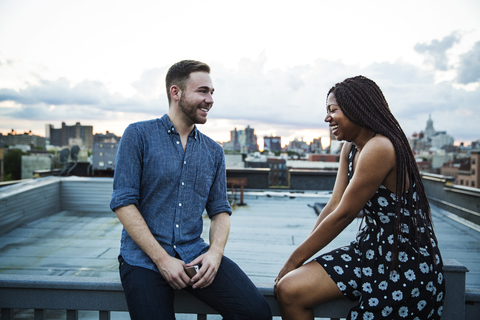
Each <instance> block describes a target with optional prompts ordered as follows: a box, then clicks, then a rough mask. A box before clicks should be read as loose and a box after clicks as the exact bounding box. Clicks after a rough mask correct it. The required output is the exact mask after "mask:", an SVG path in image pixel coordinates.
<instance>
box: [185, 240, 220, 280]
mask: <svg viewBox="0 0 480 320" xmlns="http://www.w3.org/2000/svg"><path fill="white" fill-rule="evenodd" d="M222 257H223V254H222V253H220V252H218V251H215V250H213V249H212V248H210V249H209V250H208V251H207V252H205V253H204V254H202V255H200V256H198V257H197V258H196V259H195V260H193V261H192V262H190V263H189V264H187V265H186V266H187V267H190V266H194V265H196V264H198V265H200V269H199V270H198V273H197V274H196V275H195V276H194V277H193V278H192V279H190V284H191V285H192V287H193V289H197V288H199V289H203V288H206V287H208V286H209V285H210V284H212V282H213V280H214V279H215V276H216V275H217V271H218V268H219V267H220V263H221V262H222Z"/></svg>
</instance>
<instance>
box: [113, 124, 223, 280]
mask: <svg viewBox="0 0 480 320" xmlns="http://www.w3.org/2000/svg"><path fill="white" fill-rule="evenodd" d="M130 204H134V205H135V206H136V207H137V209H138V210H139V211H140V213H141V214H142V216H143V218H144V219H145V222H146V223H147V225H148V227H149V228H150V231H151V232H152V234H153V236H154V237H155V238H156V239H157V241H158V242H159V243H160V244H161V246H162V247H163V248H164V249H165V251H167V253H168V254H169V255H170V256H175V254H176V253H178V255H179V256H180V258H181V259H182V260H183V261H185V262H186V263H188V262H190V261H192V260H193V259H195V258H196V257H197V256H198V255H200V254H201V253H203V252H204V251H206V249H207V248H208V245H207V244H206V243H205V241H204V240H203V239H202V238H201V234H202V231H203V218H202V215H203V212H204V210H206V211H207V214H208V216H209V217H210V218H212V217H213V216H214V215H216V214H218V213H222V212H227V213H228V214H231V213H232V209H231V207H230V205H229V203H228V199H227V185H226V176H225V156H224V153H223V149H222V147H221V146H220V145H219V144H218V143H216V142H215V141H213V140H212V139H210V138H209V137H207V136H206V135H204V134H202V133H201V132H200V131H198V129H197V127H196V126H195V128H194V129H193V130H192V132H191V133H190V135H189V136H188V143H187V148H186V150H185V151H184V150H183V147H182V143H181V140H180V135H179V134H178V133H177V132H176V130H175V128H174V126H173V124H172V123H171V122H170V120H169V118H168V116H167V115H164V116H163V117H162V118H161V119H155V120H149V121H142V122H137V123H133V124H131V125H129V126H128V127H127V129H126V130H125V132H124V134H123V136H122V139H121V141H120V145H119V148H118V153H117V158H116V161H115V176H114V180H113V194H112V199H111V202H110V208H111V209H112V210H115V209H116V208H120V207H123V206H127V205H130ZM120 254H121V255H122V257H123V259H125V261H126V262H127V263H128V264H131V265H134V266H140V267H145V268H148V269H151V270H155V271H157V268H156V266H155V264H154V263H153V261H152V260H151V259H150V257H148V256H147V255H146V254H145V253H144V252H143V251H142V250H141V249H140V247H138V245H137V244H136V243H135V242H134V241H133V240H132V238H131V237H130V236H129V235H128V233H127V232H126V230H125V228H124V229H123V231H122V239H121V247H120Z"/></svg>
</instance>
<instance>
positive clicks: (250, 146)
mask: <svg viewBox="0 0 480 320" xmlns="http://www.w3.org/2000/svg"><path fill="white" fill-rule="evenodd" d="M223 149H225V150H233V151H241V152H244V153H248V152H251V151H258V143H257V135H256V134H255V130H254V129H253V128H250V126H247V127H246V128H245V130H238V131H237V128H235V129H234V130H232V131H230V141H228V142H226V143H224V144H223Z"/></svg>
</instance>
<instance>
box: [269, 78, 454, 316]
mask: <svg viewBox="0 0 480 320" xmlns="http://www.w3.org/2000/svg"><path fill="white" fill-rule="evenodd" d="M325 121H326V122H328V123H329V125H330V128H331V130H332V133H333V134H334V135H335V136H336V137H337V140H345V141H347V142H346V143H345V144H344V145H343V148H342V150H341V155H340V166H339V169H338V173H337V179H336V182H335V186H334V189H333V193H332V197H331V199H330V201H329V202H328V204H327V205H326V206H325V208H324V209H323V210H322V212H321V213H320V215H319V217H318V219H317V221H316V223H315V226H314V227H313V230H312V232H311V234H310V235H309V237H308V238H307V239H306V240H305V241H304V242H303V243H302V244H301V245H300V246H299V247H298V248H297V249H296V250H295V251H294V252H293V253H292V254H291V255H290V257H289V259H288V260H287V262H286V263H285V265H284V266H283V268H282V269H281V270H280V272H279V274H278V276H277V278H276V279H275V283H276V285H275V293H276V295H277V298H278V301H279V304H280V308H281V310H282V316H283V319H313V313H312V308H313V307H314V306H316V305H318V304H320V303H322V302H325V301H327V300H330V299H334V298H340V297H342V296H346V297H347V298H349V299H351V300H359V303H358V305H356V306H355V307H354V308H352V309H351V310H350V312H349V316H348V318H347V319H440V315H441V313H442V309H443V301H444V294H445V283H444V281H443V264H442V259H441V256H440V252H439V250H438V247H437V242H436V238H435V234H434V232H433V229H432V222H431V218H430V207H429V204H428V201H427V198H426V195H425V191H424V188H423V183H422V180H421V177H420V174H419V172H418V168H417V166H416V162H415V159H414V157H413V154H412V151H411V149H410V146H409V143H408V140H407V138H406V136H405V134H404V133H403V131H402V129H401V128H400V125H399V124H398V122H397V120H396V119H395V118H394V116H393V115H392V113H391V112H390V109H389V107H388V103H387V101H386V100H385V97H384V96H383V93H382V91H381V90H380V88H379V87H378V86H377V84H376V83H375V82H373V81H372V80H370V79H367V78H365V77H363V76H357V77H353V78H348V79H346V80H344V81H343V82H340V83H337V84H336V85H335V86H334V87H333V88H331V89H330V90H329V92H328V94H327V116H326V118H325ZM360 212H361V213H362V215H363V216H364V219H365V221H364V222H365V226H364V227H363V228H362V229H361V230H360V232H359V233H358V235H357V238H356V240H355V241H353V242H352V243H351V244H350V245H349V246H346V247H342V248H339V249H337V250H334V251H332V252H329V253H325V254H322V255H320V256H319V257H317V258H316V259H314V260H312V261H310V262H309V263H306V264H304V262H305V261H307V260H308V259H309V258H310V257H312V256H313V255H314V254H315V253H317V252H318V251H319V250H321V249H322V248H324V247H325V246H326V245H327V244H328V243H329V242H330V241H332V240H333V239H334V238H335V237H336V236H337V235H338V234H340V232H341V231H342V230H343V229H344V228H345V227H346V226H347V225H348V224H350V223H351V222H352V221H353V220H354V219H355V217H357V216H358V214H359V213H360Z"/></svg>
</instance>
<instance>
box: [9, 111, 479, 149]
mask: <svg viewBox="0 0 480 320" xmlns="http://www.w3.org/2000/svg"><path fill="white" fill-rule="evenodd" d="M75 127H83V128H90V132H91V134H93V135H104V134H107V135H111V134H113V135H114V136H119V137H121V135H116V134H115V133H114V132H112V131H110V130H105V132H97V131H95V132H94V130H93V127H92V126H89V125H88V124H87V125H82V124H81V123H80V122H78V121H77V122H75V125H69V124H68V123H65V122H62V123H61V125H60V128H56V126H55V125H54V124H51V123H48V124H45V134H43V135H42V134H39V135H37V136H40V137H44V138H45V137H49V135H50V134H51V132H52V131H51V130H52V129H53V131H60V130H61V129H62V128H67V129H69V128H75ZM70 130H72V129H70ZM248 130H250V131H251V135H253V136H252V137H250V138H247V139H252V138H254V139H255V141H256V144H257V146H258V147H259V150H260V151H263V149H264V137H272V138H280V140H281V147H282V148H284V147H286V146H288V145H289V144H290V143H292V142H294V141H300V142H305V143H307V145H311V144H312V143H314V140H317V139H319V140H320V144H321V146H322V148H323V149H325V148H327V147H328V146H329V145H330V143H331V138H332V137H333V136H332V135H331V134H329V135H328V136H317V137H313V138H312V139H310V140H308V139H305V137H295V138H293V139H289V138H288V137H282V136H278V135H274V134H270V135H261V136H260V135H258V134H256V131H255V128H251V127H250V125H247V126H246V127H245V128H237V127H235V128H233V130H229V131H228V134H229V135H230V136H229V139H228V140H225V141H220V140H216V141H217V142H219V143H221V144H223V147H224V148H227V149H228V150H231V149H232V147H233V149H235V147H234V145H229V143H230V142H232V138H233V139H235V140H236V141H238V140H237V139H238V138H237V137H236V133H237V132H238V133H242V135H243V134H244V132H245V131H248ZM47 131H48V132H47ZM233 132H235V138H234V136H233V135H232V133H233ZM12 133H13V134H14V135H22V134H26V133H27V134H35V133H33V132H31V131H25V132H23V133H22V132H17V131H13V129H12V130H11V131H9V132H6V133H3V132H1V131H0V134H3V135H4V136H5V135H8V134H12ZM329 133H330V132H329ZM420 134H422V135H426V136H430V137H433V136H434V135H437V134H441V135H442V137H448V138H444V139H447V140H448V139H453V140H452V141H454V142H455V143H454V145H456V146H458V145H460V144H461V143H463V144H464V146H469V145H470V143H471V142H470V143H465V142H464V141H457V140H455V137H452V136H451V135H449V134H448V132H447V131H446V130H442V129H441V128H440V130H436V129H435V128H434V120H433V119H432V118H431V115H429V118H428V119H427V121H426V122H425V127H424V128H420V127H419V128H418V130H415V131H414V132H412V133H410V134H409V133H406V136H407V138H408V139H411V138H413V137H414V136H415V137H419V136H420ZM243 139H245V138H243ZM251 141H252V142H251V143H252V144H253V143H254V141H253V140H251ZM441 141H443V140H441ZM472 141H480V139H476V140H472ZM450 143H451V142H450ZM50 144H51V143H50ZM447 144H448V143H447ZM227 145H228V147H227ZM233 149H232V150H233Z"/></svg>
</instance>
